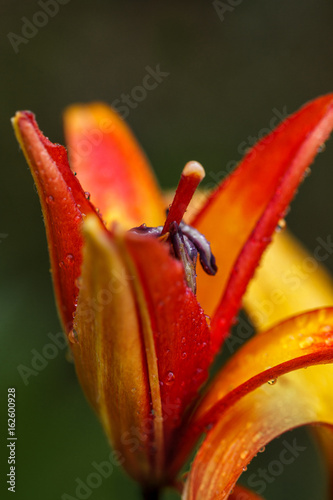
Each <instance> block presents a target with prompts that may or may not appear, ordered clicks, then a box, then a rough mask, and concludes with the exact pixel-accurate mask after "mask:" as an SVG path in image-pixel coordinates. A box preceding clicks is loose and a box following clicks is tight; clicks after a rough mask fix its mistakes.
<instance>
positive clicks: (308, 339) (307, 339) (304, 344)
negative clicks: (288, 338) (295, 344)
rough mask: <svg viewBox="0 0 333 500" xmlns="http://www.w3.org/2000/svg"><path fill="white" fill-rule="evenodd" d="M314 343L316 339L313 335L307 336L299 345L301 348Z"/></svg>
mask: <svg viewBox="0 0 333 500" xmlns="http://www.w3.org/2000/svg"><path fill="white" fill-rule="evenodd" d="M313 343H314V340H313V338H312V337H306V338H305V339H304V340H302V341H301V342H300V343H299V346H300V348H301V349H306V348H307V347H310V346H311V345H312V344H313Z"/></svg>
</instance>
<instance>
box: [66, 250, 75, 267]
mask: <svg viewBox="0 0 333 500" xmlns="http://www.w3.org/2000/svg"><path fill="white" fill-rule="evenodd" d="M65 260H66V264H69V265H72V264H74V255H73V254H71V253H68V254H67V255H66V259H65Z"/></svg>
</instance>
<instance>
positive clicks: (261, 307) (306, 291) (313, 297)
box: [244, 231, 333, 498]
mask: <svg viewBox="0 0 333 500" xmlns="http://www.w3.org/2000/svg"><path fill="white" fill-rule="evenodd" d="M329 244H330V237H328V238H319V239H318V240H317V246H316V247H315V249H314V252H313V254H312V255H310V254H309V253H308V252H307V251H306V250H305V249H304V248H303V247H302V246H301V245H300V243H299V242H298V241H297V240H296V239H295V238H294V237H293V236H292V235H291V234H290V233H289V232H288V231H284V232H283V233H278V234H276V235H275V237H274V240H273V243H272V245H271V246H270V247H269V248H268V250H267V252H266V253H265V255H264V257H263V260H262V262H261V265H260V268H259V269H258V270H257V272H256V275H255V278H254V279H253V281H252V282H251V283H250V285H249V288H248V291H247V293H246V295H245V297H244V306H245V309H246V311H247V313H248V314H249V316H250V318H251V321H252V323H253V324H254V325H255V326H256V327H257V328H259V329H261V330H262V329H264V328H267V327H268V326H270V325H272V324H274V323H277V322H278V321H281V320H282V319H284V318H287V317H288V316H291V315H293V314H296V313H299V312H301V311H304V310H306V309H312V308H314V307H324V306H327V305H332V304H333V282H332V278H331V276H330V275H329V274H328V272H327V271H326V270H325V269H324V267H323V266H322V265H321V263H322V262H325V261H326V260H327V259H328V258H329V256H330V245H329ZM315 430H316V432H315V435H316V437H317V438H318V439H319V444H320V447H321V449H322V451H323V453H324V457H325V462H326V464H327V467H328V470H329V474H328V477H329V479H330V488H331V491H332V493H331V496H332V498H333V429H323V428H316V429H315Z"/></svg>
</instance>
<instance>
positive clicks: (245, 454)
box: [240, 450, 248, 460]
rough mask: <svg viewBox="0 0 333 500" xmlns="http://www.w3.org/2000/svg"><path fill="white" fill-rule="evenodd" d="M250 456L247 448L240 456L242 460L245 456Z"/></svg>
mask: <svg viewBox="0 0 333 500" xmlns="http://www.w3.org/2000/svg"><path fill="white" fill-rule="evenodd" d="M247 456H248V452H247V451H246V450H244V451H242V453H241V454H240V457H241V459H242V460H244V458H246V457H247Z"/></svg>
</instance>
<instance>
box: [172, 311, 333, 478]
mask: <svg viewBox="0 0 333 500" xmlns="http://www.w3.org/2000/svg"><path fill="white" fill-rule="evenodd" d="M332 361H333V308H328V309H319V310H316V311H312V312H308V313H305V314H302V315H299V316H295V317H294V318H291V319H289V320H287V321H285V322H283V323H280V324H279V325H277V326H275V327H274V328H272V329H270V330H267V331H266V332H263V333H259V334H257V335H256V336H255V337H253V338H252V339H251V340H250V341H249V342H247V343H246V345H245V346H244V347H243V348H241V349H240V350H239V351H238V352H237V353H236V355H234V356H233V357H232V358H231V360H230V361H229V362H228V363H227V365H226V366H225V367H224V368H223V369H222V370H221V371H220V373H219V374H218V376H217V377H216V378H215V380H214V381H213V383H212V385H211V387H210V388H209V389H208V391H207V392H206V396H205V397H204V399H203V401H202V402H201V403H200V405H199V407H198V409H197V411H196V413H195V415H194V417H193V418H192V420H191V423H190V425H188V426H187V428H186V429H184V433H183V435H182V439H181V442H180V443H178V453H177V455H176V457H175V464H174V469H177V467H178V468H179V467H180V466H181V463H182V462H183V461H184V459H185V456H186V453H188V452H189V451H190V450H191V447H192V446H193V445H194V443H195V441H196V440H197V439H198V437H199V436H200V434H201V433H202V432H203V431H204V430H205V428H207V427H209V426H211V425H213V424H215V422H216V420H217V419H218V418H219V417H220V416H221V415H224V414H225V413H226V412H227V411H228V410H229V409H230V407H231V406H232V405H234V404H235V403H236V402H237V401H238V400H239V399H240V398H242V397H244V396H245V395H246V394H247V393H249V392H251V391H253V390H254V389H256V388H257V387H259V386H260V385H261V384H264V383H266V382H268V381H269V380H275V379H276V378H277V377H280V376H281V375H282V374H284V373H287V372H290V371H292V370H296V369H299V368H303V367H307V366H310V365H314V364H320V363H329V362H332Z"/></svg>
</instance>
